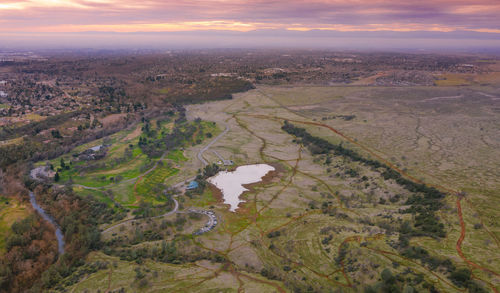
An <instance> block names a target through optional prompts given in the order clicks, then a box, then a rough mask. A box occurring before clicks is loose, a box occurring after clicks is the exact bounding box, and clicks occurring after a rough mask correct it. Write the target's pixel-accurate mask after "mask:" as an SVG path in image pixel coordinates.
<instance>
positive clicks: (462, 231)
mask: <svg viewBox="0 0 500 293" xmlns="http://www.w3.org/2000/svg"><path fill="white" fill-rule="evenodd" d="M460 200H461V199H460V198H457V212H458V219H459V220H460V227H461V229H460V238H458V241H457V246H456V247H457V252H458V255H460V257H461V258H462V259H463V260H464V261H465V262H466V263H467V264H469V265H470V266H472V267H475V268H477V269H480V270H482V271H485V272H487V273H490V274H493V275H495V276H497V277H500V274H498V273H496V272H494V271H492V270H490V269H488V268H485V267H483V266H480V265H478V264H476V263H474V262H472V261H470V260H469V259H467V258H466V257H465V255H464V253H463V252H462V242H463V241H464V239H465V222H464V219H463V217H462V205H461V204H460Z"/></svg>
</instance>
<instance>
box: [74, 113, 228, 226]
mask: <svg viewBox="0 0 500 293" xmlns="http://www.w3.org/2000/svg"><path fill="white" fill-rule="evenodd" d="M223 124H224V126H225V127H226V128H225V129H224V131H223V132H222V133H220V134H219V135H217V137H216V138H214V140H212V141H211V142H210V143H209V144H207V145H206V146H205V147H204V148H202V149H201V150H200V151H199V152H198V154H197V156H198V159H199V160H200V162H201V163H202V164H203V165H205V166H206V165H208V162H207V161H206V160H205V159H204V158H203V153H204V152H206V151H207V150H208V149H209V148H210V147H211V146H212V145H213V144H214V143H216V142H217V141H218V140H219V139H220V138H221V137H223V136H224V135H225V134H226V133H227V132H228V131H229V125H228V124H227V123H225V122H223ZM165 155H166V152H165V153H164V154H163V155H162V156H161V158H160V160H159V161H161V160H162V159H163V158H164V156H165ZM159 161H158V162H159ZM158 162H156V164H155V165H154V166H153V167H152V168H151V169H149V170H148V171H146V172H145V173H143V174H142V175H139V176H137V177H136V178H131V179H128V180H126V181H130V180H134V179H137V178H139V177H142V176H145V175H147V174H148V173H150V172H152V171H153V170H154V169H155V168H156V167H157V165H158ZM194 179H196V177H192V178H188V179H186V180H184V181H181V182H179V183H177V184H175V185H173V186H172V187H174V188H182V187H183V186H184V185H186V183H187V182H190V181H193V180H194ZM74 186H79V187H82V188H87V189H93V190H98V189H99V188H102V187H89V186H84V185H80V184H74ZM183 191H185V190H183ZM172 200H173V201H174V204H175V206H174V208H173V209H172V210H171V211H169V212H167V213H165V214H163V215H159V216H155V217H150V218H149V219H155V218H161V217H166V216H170V215H172V214H174V213H177V212H178V210H179V202H178V201H177V200H176V199H175V198H174V197H172ZM192 212H196V213H202V214H206V212H205V211H203V210H201V211H194V210H193V211H192ZM214 218H215V216H214ZM138 220H143V219H129V220H125V221H123V222H120V223H117V224H115V225H113V226H111V227H108V228H106V229H104V230H103V231H102V232H101V233H106V232H109V231H111V230H113V229H115V228H116V227H119V226H121V225H123V224H126V223H129V222H134V221H138ZM209 224H210V226H211V227H213V226H215V225H213V219H212V217H211V216H209V223H208V224H207V225H209Z"/></svg>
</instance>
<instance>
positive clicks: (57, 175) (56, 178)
mask: <svg viewBox="0 0 500 293" xmlns="http://www.w3.org/2000/svg"><path fill="white" fill-rule="evenodd" d="M59 179H60V178H59V172H56V175H54V181H55V182H59Z"/></svg>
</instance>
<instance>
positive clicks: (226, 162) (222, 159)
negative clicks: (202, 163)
mask: <svg viewBox="0 0 500 293" xmlns="http://www.w3.org/2000/svg"><path fill="white" fill-rule="evenodd" d="M213 153H214V154H215V155H216V156H217V157H219V159H220V160H221V162H220V163H222V164H223V165H224V166H231V165H233V164H234V162H233V161H232V160H226V159H224V158H223V157H222V156H221V155H220V154H219V153H218V152H217V151H213ZM220 163H219V165H220Z"/></svg>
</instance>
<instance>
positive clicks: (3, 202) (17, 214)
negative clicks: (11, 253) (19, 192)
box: [0, 196, 30, 254]
mask: <svg viewBox="0 0 500 293" xmlns="http://www.w3.org/2000/svg"><path fill="white" fill-rule="evenodd" d="M29 214H30V212H29V210H28V209H27V208H26V205H24V204H21V203H20V202H19V201H18V200H16V199H13V198H6V197H3V196H0V254H3V253H4V251H5V240H6V238H7V237H8V236H9V234H10V232H11V230H10V226H11V225H12V224H13V223H14V222H15V221H18V220H22V219H23V218H25V217H27V216H29Z"/></svg>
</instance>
